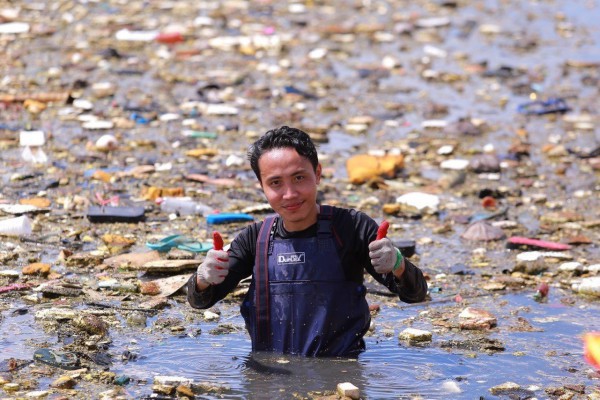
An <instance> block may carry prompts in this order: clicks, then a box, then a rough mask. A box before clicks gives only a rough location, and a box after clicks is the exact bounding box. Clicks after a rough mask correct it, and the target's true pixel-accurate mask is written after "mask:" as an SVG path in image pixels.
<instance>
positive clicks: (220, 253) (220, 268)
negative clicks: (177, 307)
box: [197, 249, 229, 285]
mask: <svg viewBox="0 0 600 400" xmlns="http://www.w3.org/2000/svg"><path fill="white" fill-rule="evenodd" d="M228 273H229V254H228V253H227V252H226V251H225V250H214V249H213V250H209V251H208V252H207V253H206V258H205V259H204V261H203V262H202V264H200V265H199V266H198V271H197V279H198V280H199V281H201V282H204V283H206V284H207V285H217V284H219V283H221V282H223V280H224V279H225V277H226V276H227V274H228Z"/></svg>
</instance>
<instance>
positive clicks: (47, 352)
mask: <svg viewBox="0 0 600 400" xmlns="http://www.w3.org/2000/svg"><path fill="white" fill-rule="evenodd" d="M33 359H34V361H39V362H42V363H44V364H48V365H51V366H53V367H57V368H61V369H78V368H79V358H78V357H77V355H76V354H75V353H70V352H66V351H65V352H63V351H55V350H51V349H37V350H36V351H35V352H34V353H33Z"/></svg>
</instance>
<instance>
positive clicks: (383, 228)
mask: <svg viewBox="0 0 600 400" xmlns="http://www.w3.org/2000/svg"><path fill="white" fill-rule="evenodd" d="M389 227H390V223H389V222H387V221H383V222H382V223H381V225H379V228H378V229H377V238H375V240H380V239H383V238H384V237H386V236H387V231H388V228H389Z"/></svg>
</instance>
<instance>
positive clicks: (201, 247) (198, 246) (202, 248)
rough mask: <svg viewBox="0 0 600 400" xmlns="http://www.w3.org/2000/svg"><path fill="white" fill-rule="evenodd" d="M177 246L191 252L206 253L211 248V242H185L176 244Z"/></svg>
mask: <svg viewBox="0 0 600 400" xmlns="http://www.w3.org/2000/svg"><path fill="white" fill-rule="evenodd" d="M177 248H178V249H179V250H185V251H190V252H192V253H206V252H207V251H209V250H210V249H212V248H213V244H212V243H210V242H189V243H187V242H186V243H181V244H178V245H177Z"/></svg>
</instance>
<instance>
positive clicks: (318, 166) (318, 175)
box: [315, 163, 322, 185]
mask: <svg viewBox="0 0 600 400" xmlns="http://www.w3.org/2000/svg"><path fill="white" fill-rule="evenodd" d="M321 170H322V168H321V163H319V164H317V169H316V170H315V175H316V176H317V185H318V184H319V183H320V182H321Z"/></svg>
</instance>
